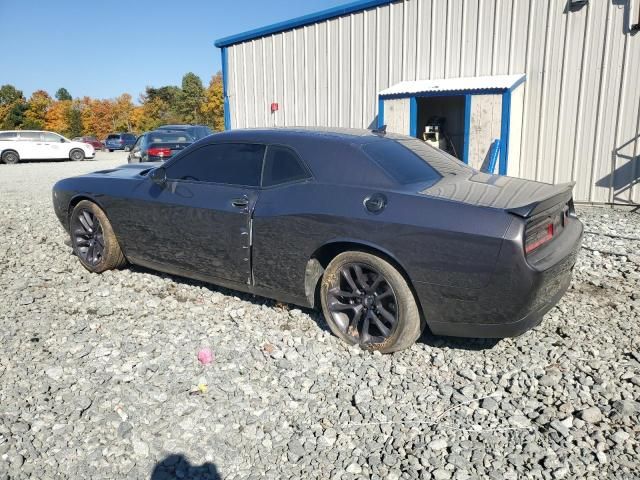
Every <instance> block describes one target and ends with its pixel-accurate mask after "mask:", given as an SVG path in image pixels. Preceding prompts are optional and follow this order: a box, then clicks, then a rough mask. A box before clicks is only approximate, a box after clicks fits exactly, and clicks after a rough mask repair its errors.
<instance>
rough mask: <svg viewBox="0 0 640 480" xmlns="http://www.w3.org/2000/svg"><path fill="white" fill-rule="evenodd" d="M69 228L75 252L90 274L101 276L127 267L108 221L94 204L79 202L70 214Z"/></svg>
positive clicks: (86, 201)
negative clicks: (105, 272)
mask: <svg viewBox="0 0 640 480" xmlns="http://www.w3.org/2000/svg"><path fill="white" fill-rule="evenodd" d="M69 227H70V228H69V230H70V231H71V245H72V246H73V252H74V253H75V254H76V256H77V257H78V259H79V260H80V263H81V264H82V266H83V267H84V268H86V269H87V270H89V271H90V272H93V273H102V272H104V271H106V270H112V269H115V268H120V267H122V266H124V265H125V264H126V259H125V258H124V254H123V253H122V250H121V249H120V245H119V244H118V240H117V238H116V235H115V233H114V232H113V228H112V227H111V223H110V222H109V219H108V218H107V216H106V215H105V213H104V212H103V211H102V209H101V208H100V207H98V206H97V205H96V204H95V203H93V202H90V201H88V200H82V201H81V202H79V203H78V205H76V206H75V208H74V209H73V212H72V213H71V220H70V224H69Z"/></svg>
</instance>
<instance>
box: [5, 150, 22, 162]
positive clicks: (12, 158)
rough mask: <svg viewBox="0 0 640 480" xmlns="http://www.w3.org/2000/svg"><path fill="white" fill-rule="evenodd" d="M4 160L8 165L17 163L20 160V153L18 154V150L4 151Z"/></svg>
mask: <svg viewBox="0 0 640 480" xmlns="http://www.w3.org/2000/svg"><path fill="white" fill-rule="evenodd" d="M2 161H3V162H4V163H6V164H7V165H15V164H16V163H18V162H19V161H20V155H18V152H15V151H13V150H8V151H6V152H3V153H2Z"/></svg>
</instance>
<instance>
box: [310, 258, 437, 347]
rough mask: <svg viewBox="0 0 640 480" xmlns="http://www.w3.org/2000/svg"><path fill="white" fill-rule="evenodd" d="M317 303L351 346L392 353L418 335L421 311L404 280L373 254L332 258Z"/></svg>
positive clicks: (420, 325)
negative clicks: (348, 277) (319, 302)
mask: <svg viewBox="0 0 640 480" xmlns="http://www.w3.org/2000/svg"><path fill="white" fill-rule="evenodd" d="M358 269H359V271H358ZM345 271H346V272H349V276H350V279H351V283H350V282H349V281H348V280H347V276H346V275H347V274H346V273H345ZM358 273H360V275H358ZM380 277H381V279H380ZM352 284H353V286H355V287H356V288H355V290H357V291H359V292H360V293H359V294H357V293H354V292H355V290H354V289H353V288H351V285H352ZM389 291H390V292H391V293H389ZM338 292H339V293H338ZM344 294H348V295H347V296H344ZM320 299H321V303H322V312H323V314H324V317H325V319H326V320H327V323H328V324H329V327H330V328H331V331H332V332H333V333H334V334H335V335H336V336H338V337H339V338H341V339H342V340H344V341H345V342H347V343H348V344H350V345H359V346H360V347H361V348H363V349H366V350H378V351H380V352H382V353H391V352H397V351H399V350H404V349H405V348H408V347H410V346H411V345H413V344H414V343H415V341H416V340H417V339H418V337H420V334H421V333H422V329H423V326H424V325H423V322H422V318H421V315H420V311H419V309H418V305H417V304H416V300H415V298H414V295H413V292H412V291H411V288H410V287H409V285H408V283H407V281H406V280H405V278H404V277H403V276H402V274H401V273H400V272H399V271H398V270H397V269H396V268H395V267H394V266H393V265H391V264H390V263H389V262H387V261H386V260H384V259H382V258H380V257H378V256H376V255H372V254H369V253H365V252H359V251H351V252H344V253H341V254H340V255H338V256H336V257H335V258H334V259H333V260H332V261H331V263H329V265H328V266H327V268H326V270H325V272H324V274H323V276H322V283H321V286H320ZM358 312H360V316H359V317H358V319H357V320H356V319H355V317H356V315H357V314H358ZM389 316H391V317H393V318H394V321H393V322H391V321H390V319H389ZM374 317H375V318H374ZM367 318H368V321H367ZM354 324H355V328H354ZM366 325H368V327H369V328H368V329H366V330H367V331H366V332H365V331H364V330H365V326H366ZM378 325H381V326H380V327H379V326H378ZM383 327H384V329H386V332H385V330H384V329H383Z"/></svg>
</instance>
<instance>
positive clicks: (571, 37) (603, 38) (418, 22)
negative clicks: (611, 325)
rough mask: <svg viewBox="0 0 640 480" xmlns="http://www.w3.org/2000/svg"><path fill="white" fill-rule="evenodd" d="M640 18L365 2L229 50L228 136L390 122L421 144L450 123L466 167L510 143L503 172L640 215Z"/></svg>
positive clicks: (470, 2) (618, 7) (573, 9)
mask: <svg viewBox="0 0 640 480" xmlns="http://www.w3.org/2000/svg"><path fill="white" fill-rule="evenodd" d="M639 10H640V0H364V1H358V2H355V3H351V4H348V5H345V6H343V7H338V8H333V9H330V10H326V11H323V12H320V13H317V14H312V15H307V16H305V17H300V18H296V19H293V20H291V21H286V22H282V23H279V24H275V25H270V26H267V27H264V28H260V29H257V30H252V31H250V32H246V33H242V34H239V35H234V36H231V37H227V38H223V39H220V40H218V41H217V42H216V46H218V47H220V48H221V50H222V65H223V75H224V87H225V107H226V108H225V125H226V128H245V127H261V126H300V125H308V126H340V127H354V128H370V127H374V126H377V125H379V124H381V123H385V124H387V125H388V128H389V129H391V130H393V131H399V132H401V133H406V134H411V135H414V136H418V137H420V136H421V135H422V130H423V128H424V123H425V120H424V118H425V115H426V114H428V113H429V112H444V115H446V116H447V122H448V125H449V127H448V128H450V129H451V131H452V133H451V139H450V145H453V146H456V145H457V147H458V148H457V156H458V157H459V158H461V159H462V160H464V161H467V162H469V163H472V164H477V162H479V161H480V160H481V159H482V157H483V156H484V155H485V152H486V151H487V150H488V148H489V144H490V140H491V139H493V138H496V139H499V140H501V149H502V150H501V153H500V160H499V167H498V168H499V170H500V172H501V173H507V174H509V175H514V176H520V177H524V178H530V179H537V180H540V181H544V182H555V183H561V182H568V181H572V180H573V181H576V182H577V184H576V188H575V199H576V200H577V201H582V202H594V203H634V204H638V203H640V182H638V178H639V177H640V134H639V131H640V34H639V33H638V29H639V28H640V26H639V25H638V24H640V18H639V16H640V12H639ZM505 78H509V79H511V80H513V82H511V83H509V82H510V81H511V80H509V81H507V80H505ZM505 82H506V83H505ZM478 86H480V87H481V88H478ZM474 135H475V137H474ZM474 138H475V140H474ZM474 142H476V143H475V144H474ZM474 145H475V146H474Z"/></svg>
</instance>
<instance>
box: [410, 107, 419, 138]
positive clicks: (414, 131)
mask: <svg viewBox="0 0 640 480" xmlns="http://www.w3.org/2000/svg"><path fill="white" fill-rule="evenodd" d="M409 135H410V136H412V137H416V138H417V137H418V99H417V97H411V98H410V99H409Z"/></svg>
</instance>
